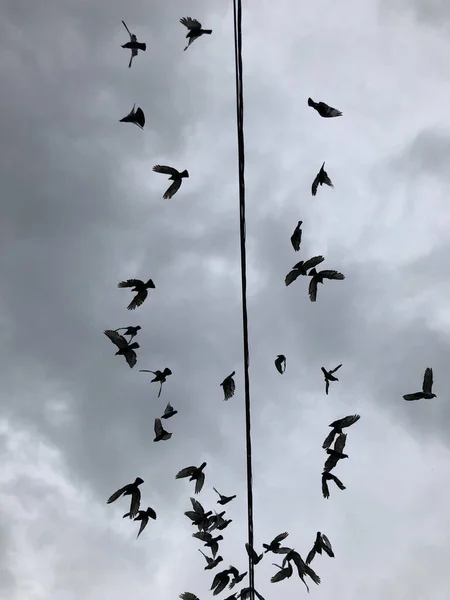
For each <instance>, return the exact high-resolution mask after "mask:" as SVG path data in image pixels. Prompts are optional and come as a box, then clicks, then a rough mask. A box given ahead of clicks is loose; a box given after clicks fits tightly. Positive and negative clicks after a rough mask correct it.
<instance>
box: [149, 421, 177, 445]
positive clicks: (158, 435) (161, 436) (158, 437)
mask: <svg viewBox="0 0 450 600" xmlns="http://www.w3.org/2000/svg"><path fill="white" fill-rule="evenodd" d="M171 437H172V434H171V433H169V432H168V431H166V430H165V429H164V427H163V426H162V423H161V419H155V439H154V440H153V441H154V442H160V441H162V440H170V438H171Z"/></svg>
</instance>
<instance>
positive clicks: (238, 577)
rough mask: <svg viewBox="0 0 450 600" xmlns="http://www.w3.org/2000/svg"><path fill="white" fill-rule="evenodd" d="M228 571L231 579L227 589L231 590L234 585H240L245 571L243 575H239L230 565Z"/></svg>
mask: <svg viewBox="0 0 450 600" xmlns="http://www.w3.org/2000/svg"><path fill="white" fill-rule="evenodd" d="M228 571H229V573H230V575H232V576H233V579H232V580H231V583H230V585H229V586H228V589H230V590H232V589H233V588H234V586H235V585H237V584H238V583H241V581H242V580H243V579H244V577H245V576H246V575H247V571H245V573H239V571H238V569H236V567H233V565H230V568H229V569H228Z"/></svg>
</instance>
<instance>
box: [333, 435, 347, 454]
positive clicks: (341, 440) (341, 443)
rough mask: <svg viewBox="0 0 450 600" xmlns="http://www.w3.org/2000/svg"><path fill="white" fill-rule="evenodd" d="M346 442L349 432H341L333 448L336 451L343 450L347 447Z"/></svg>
mask: <svg viewBox="0 0 450 600" xmlns="http://www.w3.org/2000/svg"><path fill="white" fill-rule="evenodd" d="M346 442H347V434H346V433H340V434H339V436H338V438H337V440H336V441H335V443H334V448H333V450H336V452H342V451H343V450H344V448H345V444H346Z"/></svg>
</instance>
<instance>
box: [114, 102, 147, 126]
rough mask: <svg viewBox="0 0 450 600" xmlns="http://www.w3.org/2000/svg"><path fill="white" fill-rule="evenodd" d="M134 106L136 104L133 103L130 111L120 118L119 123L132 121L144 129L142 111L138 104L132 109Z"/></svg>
mask: <svg viewBox="0 0 450 600" xmlns="http://www.w3.org/2000/svg"><path fill="white" fill-rule="evenodd" d="M135 106H136V104H133V108H132V109H131V111H130V112H129V113H128V114H127V116H126V117H124V118H123V119H120V121H119V123H133V124H134V125H137V126H138V127H140V128H141V129H144V125H145V115H144V111H143V110H142V108H140V107H139V106H138V107H137V109H136V110H134V107H135Z"/></svg>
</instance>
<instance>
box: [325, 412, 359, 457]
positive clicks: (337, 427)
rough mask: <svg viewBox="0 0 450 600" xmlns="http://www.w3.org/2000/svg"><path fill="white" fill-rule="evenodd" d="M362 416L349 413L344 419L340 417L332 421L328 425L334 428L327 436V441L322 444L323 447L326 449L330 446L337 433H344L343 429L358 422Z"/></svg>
mask: <svg viewBox="0 0 450 600" xmlns="http://www.w3.org/2000/svg"><path fill="white" fill-rule="evenodd" d="M360 418H361V417H360V416H359V415H349V416H348V417H343V418H342V419H338V420H337V421H333V422H332V423H330V425H328V427H332V430H331V431H330V433H329V434H328V435H327V437H326V438H325V441H324V442H323V444H322V448H323V449H324V450H326V449H327V448H329V447H330V446H331V444H332V443H333V441H334V438H335V436H336V435H338V434H339V433H342V430H343V429H345V428H346V427H350V426H351V425H353V424H354V423H356V421H359V419H360Z"/></svg>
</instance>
